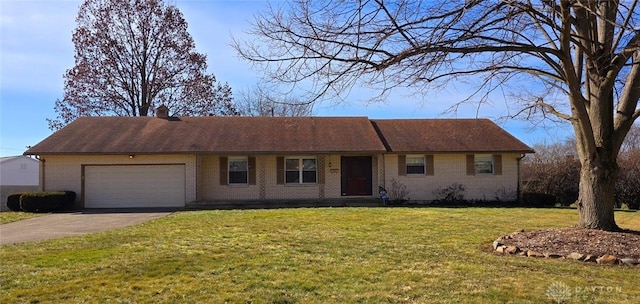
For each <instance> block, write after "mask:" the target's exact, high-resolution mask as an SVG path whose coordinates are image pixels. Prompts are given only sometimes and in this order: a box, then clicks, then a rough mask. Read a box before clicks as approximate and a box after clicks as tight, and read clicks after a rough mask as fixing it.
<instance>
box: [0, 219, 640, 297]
mask: <svg viewBox="0 0 640 304" xmlns="http://www.w3.org/2000/svg"><path fill="white" fill-rule="evenodd" d="M616 216H617V221H618V224H619V225H620V226H621V227H623V228H627V229H635V230H640V213H638V212H618V213H617V214H616ZM576 221H577V211H576V210H573V209H520V208H485V209H483V208H319V209H278V210H244V211H240V210H231V211H192V212H178V213H175V214H173V215H171V216H168V217H164V218H162V219H159V220H155V221H152V222H148V223H145V224H142V225H138V226H134V227H128V228H125V229H119V230H116V231H109V232H103V233H97V234H92V235H86V236H79V237H71V238H65V239H59V240H52V241H47V242H41V243H34V244H21V245H10V246H3V247H2V251H1V252H0V269H1V276H0V303H68V302H71V303H78V302H95V303H158V302H164V303H183V302H184V303H508V302H511V303H555V301H562V300H564V301H565V302H566V303H584V302H589V303H634V302H635V303H638V302H640V288H638V277H639V276H640V267H625V266H613V267H611V266H608V267H605V266H599V265H595V264H585V263H582V262H574V261H566V260H549V259H536V258H523V257H516V256H500V255H497V254H495V253H493V251H492V250H491V242H492V241H493V240H494V239H496V238H497V237H499V236H501V235H503V234H507V233H511V232H513V231H516V230H518V229H525V230H533V229H543V228H549V227H559V226H571V225H572V224H574V223H575V222H576Z"/></svg>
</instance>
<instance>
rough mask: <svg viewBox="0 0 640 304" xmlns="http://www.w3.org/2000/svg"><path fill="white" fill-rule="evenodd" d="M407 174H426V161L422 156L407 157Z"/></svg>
mask: <svg viewBox="0 0 640 304" xmlns="http://www.w3.org/2000/svg"><path fill="white" fill-rule="evenodd" d="M406 164H407V174H425V161H424V156H422V155H407V158H406Z"/></svg>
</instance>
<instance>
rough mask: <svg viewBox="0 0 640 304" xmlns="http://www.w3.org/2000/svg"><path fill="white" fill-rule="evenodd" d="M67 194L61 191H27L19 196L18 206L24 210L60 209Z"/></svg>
mask: <svg viewBox="0 0 640 304" xmlns="http://www.w3.org/2000/svg"><path fill="white" fill-rule="evenodd" d="M66 195H67V194H66V193H65V192H63V191H51V192H27V193H23V194H22V196H20V208H22V210H23V211H25V212H51V211H56V210H60V208H61V207H62V203H63V200H64V198H65V196H66Z"/></svg>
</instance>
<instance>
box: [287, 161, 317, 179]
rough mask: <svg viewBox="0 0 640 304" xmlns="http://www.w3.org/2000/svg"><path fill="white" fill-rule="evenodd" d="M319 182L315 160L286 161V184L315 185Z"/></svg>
mask: <svg viewBox="0 0 640 304" xmlns="http://www.w3.org/2000/svg"><path fill="white" fill-rule="evenodd" d="M316 182H317V166H316V159H315V158H287V159H285V183H287V184H315V183H316Z"/></svg>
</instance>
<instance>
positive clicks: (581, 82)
mask: <svg viewBox="0 0 640 304" xmlns="http://www.w3.org/2000/svg"><path fill="white" fill-rule="evenodd" d="M639 11H640V10H639V9H638V0H630V1H617V0H608V1H595V0H465V1H445V0H440V1H435V0H425V1H410V0H397V1H382V0H361V1H340V0H336V1H312V0H298V1H294V2H293V3H291V4H288V5H285V4H283V5H282V7H272V8H271V10H270V11H268V12H265V13H264V14H262V15H259V16H257V18H256V20H255V23H254V25H253V30H252V34H253V35H254V37H253V38H254V39H253V40H251V41H248V42H241V41H236V42H235V45H234V46H235V48H236V50H237V51H238V52H239V54H240V55H241V56H242V57H244V58H246V59H248V60H251V61H253V62H255V63H263V64H266V65H267V66H268V69H267V73H268V75H267V76H268V77H271V78H272V79H275V80H277V81H280V82H285V83H296V82H299V81H304V80H313V81H314V84H315V87H314V88H313V89H314V90H315V91H314V92H315V93H316V97H321V96H328V95H334V96H335V95H340V94H342V93H344V92H345V91H347V90H349V89H351V88H353V87H354V86H368V87H372V88H374V89H378V90H379V92H381V95H384V94H386V93H388V92H389V90H391V89H394V88H397V87H407V88H410V89H413V90H416V91H417V92H427V91H428V90H430V89H437V88H439V86H440V85H443V84H446V83H447V82H450V83H451V82H453V81H456V82H457V81H462V80H469V81H470V83H471V84H475V85H477V88H478V91H477V93H478V94H479V95H478V96H480V98H479V100H480V102H482V101H484V100H486V98H487V97H488V94H489V93H490V92H491V91H493V90H495V89H496V88H502V89H505V90H508V89H512V91H511V92H518V94H519V93H522V92H525V93H527V94H526V96H527V97H528V99H527V100H522V101H521V102H524V104H523V103H519V104H515V105H516V106H518V109H519V111H520V113H521V114H525V115H529V116H530V117H533V116H534V115H541V116H543V117H556V118H558V119H559V120H564V121H568V122H569V123H571V125H572V126H573V129H574V132H575V137H576V148H577V151H578V155H579V160H580V163H581V168H582V169H581V173H580V193H579V203H578V205H579V210H580V212H579V213H580V217H579V222H578V226H580V227H585V228H597V229H606V230H616V229H619V228H618V226H617V224H616V222H615V219H614V212H613V211H614V184H615V181H616V178H617V175H618V172H619V169H618V164H617V162H616V159H617V155H618V152H619V151H620V147H621V144H622V142H623V140H624V138H625V136H626V134H627V132H628V130H629V128H630V127H631V125H632V124H633V122H634V121H635V120H636V119H637V118H638V117H639V116H640V109H638V98H639V97H640V64H639V62H640V51H639V48H640V34H639V32H638V31H639V29H640V24H639V18H640V16H639V14H640V13H639ZM522 96H524V95H522ZM554 97H555V98H554Z"/></svg>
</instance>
